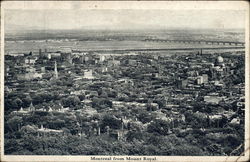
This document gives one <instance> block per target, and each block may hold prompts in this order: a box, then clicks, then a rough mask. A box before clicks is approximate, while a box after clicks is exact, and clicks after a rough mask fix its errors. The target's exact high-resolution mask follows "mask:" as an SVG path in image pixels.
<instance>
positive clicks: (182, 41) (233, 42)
mask: <svg viewBox="0 0 250 162" xmlns="http://www.w3.org/2000/svg"><path fill="white" fill-rule="evenodd" d="M144 41H150V42H174V43H187V44H189V43H198V44H217V45H219V44H222V45H235V46H245V43H244V42H236V41H218V40H216V41H212V40H176V39H175V40H173V39H145V40H144Z"/></svg>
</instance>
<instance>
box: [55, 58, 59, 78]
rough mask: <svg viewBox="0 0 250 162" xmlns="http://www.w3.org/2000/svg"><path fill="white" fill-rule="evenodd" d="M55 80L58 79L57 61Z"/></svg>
mask: <svg viewBox="0 0 250 162" xmlns="http://www.w3.org/2000/svg"><path fill="white" fill-rule="evenodd" d="M55 78H56V79H58V72H57V64H56V61H55Z"/></svg>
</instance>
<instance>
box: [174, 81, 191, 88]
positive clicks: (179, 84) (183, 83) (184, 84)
mask: <svg viewBox="0 0 250 162" xmlns="http://www.w3.org/2000/svg"><path fill="white" fill-rule="evenodd" d="M176 83H177V88H180V89H181V88H186V87H187V84H188V80H187V79H184V80H180V79H179V80H177V82H176Z"/></svg>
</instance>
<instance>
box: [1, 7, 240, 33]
mask: <svg viewBox="0 0 250 162" xmlns="http://www.w3.org/2000/svg"><path fill="white" fill-rule="evenodd" d="M244 15H245V13H244V11H240V10H184V11H180V10H149V9H148V10H138V9H133V10H121V9H120V10H104V9H91V10H5V24H4V25H5V30H34V29H38V30H71V29H110V30H126V29H171V28H181V29H183V28H184V29H224V28H225V29H243V28H244V26H245V17H244Z"/></svg>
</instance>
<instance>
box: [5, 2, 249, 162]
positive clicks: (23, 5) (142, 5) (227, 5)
mask: <svg viewBox="0 0 250 162" xmlns="http://www.w3.org/2000/svg"><path fill="white" fill-rule="evenodd" d="M4 9H40V10H44V9H74V10H77V9H171V10H205V9H207V10H211V9H218V10H245V11H246V34H245V36H246V38H245V40H246V42H245V45H246V50H245V52H246V55H245V56H246V57H245V58H246V59H245V60H246V62H245V65H246V69H245V70H246V71H245V74H246V75H245V81H246V82H245V85H246V89H245V92H246V109H245V110H246V112H245V115H246V116H245V119H246V120H245V139H246V140H245V148H246V149H247V148H248V149H247V150H246V152H245V155H244V156H242V157H237V156H231V157H226V156H156V157H157V161H236V160H238V161H247V160H248V159H249V100H248V98H249V76H250V75H249V61H250V60H249V3H248V2H246V1H238V2H236V1H202V2H201V1H175V2H174V1H165V2H164V1H157V2H152V1H143V2H141V1H140V2H138V1H122V2H121V1H120V2H118V1H112V2H111V1H84V2H79V1H76V2H72V1H44V2H43V1H26V2H22V1H4V2H1V73H0V74H1V101H2V102H1V108H2V109H1V132H2V133H1V160H2V161H10V160H11V161H94V160H90V157H93V156H6V155H3V137H4V135H3V121H4V118H3V114H4V111H3V106H4V104H3V103H4V102H3V100H4V86H3V85H4V76H3V75H4V71H3V70H4V23H3V22H4ZM232 21H233V20H232ZM95 157H98V156H95ZM101 157H103V156H101ZM111 157H117V156H111ZM119 157H128V156H119ZM134 157H135V156H134Z"/></svg>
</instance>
